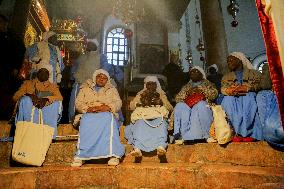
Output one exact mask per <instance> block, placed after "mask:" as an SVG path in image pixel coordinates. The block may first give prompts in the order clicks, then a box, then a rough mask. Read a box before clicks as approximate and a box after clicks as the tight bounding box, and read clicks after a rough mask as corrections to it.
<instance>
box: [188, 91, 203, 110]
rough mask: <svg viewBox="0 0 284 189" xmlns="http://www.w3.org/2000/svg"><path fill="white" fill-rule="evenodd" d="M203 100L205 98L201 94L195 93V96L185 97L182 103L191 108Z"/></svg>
mask: <svg viewBox="0 0 284 189" xmlns="http://www.w3.org/2000/svg"><path fill="white" fill-rule="evenodd" d="M204 99H205V96H204V95H203V94H200V93H195V94H192V95H189V96H188V97H186V99H185V100H184V102H185V103H186V104H187V105H188V106H189V107H191V108H192V107H193V106H194V105H195V104H197V103H198V102H199V101H201V100H204Z"/></svg>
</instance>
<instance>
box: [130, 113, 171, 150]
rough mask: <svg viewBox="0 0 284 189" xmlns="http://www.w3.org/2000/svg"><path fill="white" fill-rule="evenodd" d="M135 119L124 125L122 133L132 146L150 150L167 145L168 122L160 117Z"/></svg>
mask: <svg viewBox="0 0 284 189" xmlns="http://www.w3.org/2000/svg"><path fill="white" fill-rule="evenodd" d="M147 122H148V124H147V123H146V122H145V121H144V120H143V119H140V120H137V121H136V122H135V123H134V124H130V125H128V126H126V127H125V130H124V135H125V138H126V139H127V140H128V143H129V144H131V145H132V146H133V147H134V148H138V149H140V150H142V151H145V152H151V151H153V150H155V149H157V147H158V146H162V147H163V148H166V147H167V134H168V123H167V122H166V121H165V120H162V118H156V119H154V120H147Z"/></svg>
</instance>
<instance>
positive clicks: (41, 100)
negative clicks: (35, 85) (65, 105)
mask: <svg viewBox="0 0 284 189" xmlns="http://www.w3.org/2000/svg"><path fill="white" fill-rule="evenodd" d="M47 102H48V98H39V101H38V104H37V106H36V107H37V108H39V109H42V108H43V107H45V106H46V104H47Z"/></svg>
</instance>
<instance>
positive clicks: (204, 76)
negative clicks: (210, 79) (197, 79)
mask: <svg viewBox="0 0 284 189" xmlns="http://www.w3.org/2000/svg"><path fill="white" fill-rule="evenodd" d="M193 69H196V70H198V71H200V73H201V74H202V75H203V77H202V78H203V79H206V74H205V71H204V70H203V69H202V68H201V67H200V66H193V67H192V68H191V69H190V70H193Z"/></svg>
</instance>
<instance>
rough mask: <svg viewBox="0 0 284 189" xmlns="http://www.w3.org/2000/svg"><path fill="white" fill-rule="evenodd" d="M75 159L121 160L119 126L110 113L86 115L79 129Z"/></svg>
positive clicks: (122, 151) (123, 148)
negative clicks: (109, 158) (110, 158)
mask: <svg viewBox="0 0 284 189" xmlns="http://www.w3.org/2000/svg"><path fill="white" fill-rule="evenodd" d="M79 133H80V135H79V136H80V137H79V140H78V145H77V149H78V150H77V152H76V155H75V159H81V160H90V159H100V158H108V157H116V158H121V157H122V156H123V155H124V152H125V147H124V145H122V144H121V143H120V137H119V124H118V121H117V119H116V118H115V117H114V115H113V114H112V113H110V112H101V113H86V114H84V115H83V116H82V118H81V121H80V128H79Z"/></svg>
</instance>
